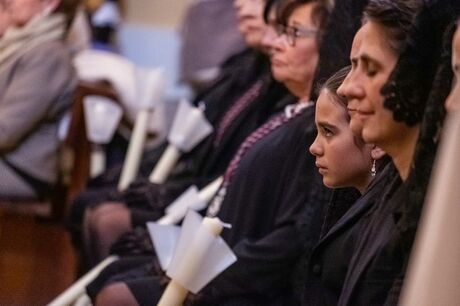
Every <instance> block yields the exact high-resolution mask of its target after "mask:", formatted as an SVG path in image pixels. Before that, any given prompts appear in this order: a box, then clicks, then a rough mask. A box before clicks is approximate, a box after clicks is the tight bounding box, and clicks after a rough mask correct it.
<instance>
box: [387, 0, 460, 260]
mask: <svg viewBox="0 0 460 306" xmlns="http://www.w3.org/2000/svg"><path fill="white" fill-rule="evenodd" d="M459 10H460V3H458V0H452V1H450V0H435V1H426V2H425V4H424V6H423V8H422V10H421V12H420V13H419V16H418V18H417V20H416V24H417V26H416V32H415V33H416V34H415V36H414V37H415V39H413V38H409V40H410V41H409V44H410V48H408V49H406V52H405V53H403V55H402V58H400V60H399V64H398V65H397V68H396V69H395V73H394V74H393V80H394V81H395V83H396V84H398V83H402V85H401V86H400V85H397V87H398V90H397V92H399V93H400V96H401V97H403V98H405V100H403V102H402V104H401V105H402V108H398V109H397V110H398V111H396V112H395V116H401V117H400V118H402V119H403V121H404V122H406V123H407V124H415V123H418V122H421V129H420V136H419V139H418V142H417V145H416V149H415V153H414V158H413V163H412V166H411V170H410V174H409V177H408V180H407V181H406V185H407V190H408V192H407V193H406V194H405V196H404V197H403V198H402V202H401V205H399V206H398V207H399V208H398V211H396V212H395V217H396V219H397V220H399V221H398V223H397V227H398V229H399V232H400V233H401V239H402V247H403V248H404V250H405V254H406V255H407V258H406V264H407V260H408V257H409V254H410V250H411V247H412V243H413V240H414V237H415V232H416V229H417V225H418V221H419V219H420V214H421V211H422V208H423V203H424V201H425V195H426V191H427V187H428V183H429V180H430V177H431V170H432V166H433V163H434V160H435V156H436V151H437V147H438V143H439V136H440V133H441V129H442V125H443V122H444V117H445V110H444V102H445V100H446V98H447V96H448V95H449V92H450V90H451V83H452V78H453V73H452V69H451V56H452V55H451V53H452V37H453V34H454V32H455V28H456V27H455V22H454V20H455V16H456V15H457V13H458V12H459ZM423 36H425V37H427V38H428V40H430V41H431V44H430V43H429V42H424V41H422V37H423ZM435 42H436V43H435ZM424 48H433V49H434V50H422V49H424ZM412 53H416V54H417V56H419V57H418V60H413V59H408V57H410V56H411V54H412ZM420 55H423V56H420ZM408 63H411V65H408ZM400 64H401V65H400ZM422 64H425V66H422ZM403 70H409V71H403ZM422 76H423V77H426V78H428V80H430V82H428V81H427V80H425V79H422ZM401 78H403V79H401ZM404 78H406V79H404ZM409 79H411V80H409ZM423 87H426V88H423ZM411 95H412V96H411ZM409 97H410V98H409Z"/></svg>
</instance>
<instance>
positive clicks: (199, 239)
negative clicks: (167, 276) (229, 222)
mask: <svg viewBox="0 0 460 306" xmlns="http://www.w3.org/2000/svg"><path fill="white" fill-rule="evenodd" d="M223 227H224V225H223V223H222V222H221V221H220V220H219V219H218V218H208V217H206V218H203V221H202V222H201V225H200V227H199V228H198V230H197V232H196V234H195V236H194V238H193V241H192V242H191V244H190V247H189V249H187V254H185V256H184V257H182V260H181V262H180V263H179V266H178V271H180V274H181V275H180V280H176V279H173V280H171V282H170V283H169V284H168V287H167V288H166V290H165V292H164V293H163V295H162V297H161V299H160V302H159V303H158V306H178V305H182V303H183V301H184V300H185V298H186V297H187V290H186V289H185V286H184V285H182V284H187V283H190V282H192V280H193V278H194V277H196V275H197V273H199V269H200V267H201V265H202V263H203V259H204V256H205V255H206V254H207V253H208V250H209V249H210V247H211V246H212V244H213V243H214V239H215V237H217V236H219V235H220V233H221V232H222V229H223Z"/></svg>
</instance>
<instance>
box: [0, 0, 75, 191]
mask: <svg viewBox="0 0 460 306" xmlns="http://www.w3.org/2000/svg"><path fill="white" fill-rule="evenodd" d="M4 4H5V7H6V10H7V13H8V14H9V16H10V18H11V26H10V27H9V28H8V30H7V31H6V32H5V34H4V35H3V37H2V38H1V40H0V71H1V73H0V92H1V94H0V196H2V197H8V198H10V197H30V198H36V197H42V196H45V195H46V194H47V192H48V191H49V189H50V188H51V187H52V185H53V184H54V183H55V182H56V179H57V153H58V145H59V140H58V135H57V130H58V124H59V121H60V119H61V118H62V116H63V114H64V113H65V112H66V110H68V109H69V107H70V105H71V103H72V99H73V93H74V89H75V86H76V76H75V73H74V70H73V68H72V64H71V59H70V54H69V51H68V48H67V46H66V45H65V44H64V43H63V39H64V37H65V35H66V32H67V28H68V26H69V24H70V21H71V19H72V17H73V14H74V11H75V8H76V5H77V1H76V0H63V1H60V0H8V1H4Z"/></svg>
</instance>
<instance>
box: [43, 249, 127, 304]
mask: <svg viewBox="0 0 460 306" xmlns="http://www.w3.org/2000/svg"><path fill="white" fill-rule="evenodd" d="M116 260H118V256H109V257H107V258H106V259H104V260H103V261H102V262H101V263H99V264H98V265H97V266H96V267H94V268H93V269H92V270H90V271H89V272H88V273H86V274H85V275H84V276H82V277H81V278H80V279H79V280H78V281H77V282H75V283H74V284H73V285H72V286H70V287H69V288H68V289H67V290H66V291H64V292H63V293H61V294H60V295H59V296H57V297H56V298H55V299H54V300H53V301H51V303H49V304H48V306H68V305H72V303H73V302H74V301H75V300H76V299H77V298H79V297H80V296H81V295H82V294H85V290H86V289H85V288H86V286H87V285H88V284H89V283H90V282H92V281H93V280H94V279H95V278H96V277H97V276H98V275H99V273H100V272H101V271H102V270H103V269H104V268H105V267H107V266H108V265H109V264H111V263H112V262H114V261H116Z"/></svg>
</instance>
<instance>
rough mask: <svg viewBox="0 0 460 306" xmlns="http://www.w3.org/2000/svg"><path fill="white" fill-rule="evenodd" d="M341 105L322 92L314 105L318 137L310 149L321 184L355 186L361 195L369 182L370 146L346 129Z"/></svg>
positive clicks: (337, 186) (345, 115)
mask: <svg viewBox="0 0 460 306" xmlns="http://www.w3.org/2000/svg"><path fill="white" fill-rule="evenodd" d="M348 118H349V117H348V113H347V109H346V107H345V106H343V105H340V104H339V102H337V101H334V100H333V98H332V96H331V95H330V94H329V93H328V91H327V90H323V91H322V92H321V94H320V96H319V98H318V101H317V102H316V115H315V122H316V127H317V129H318V134H317V136H316V139H315V141H314V142H313V144H312V145H311V146H310V152H311V153H312V154H313V155H314V156H315V157H316V166H317V167H318V169H319V172H320V173H321V175H322V176H323V183H324V185H326V186H328V187H331V188H339V187H355V188H357V189H358V190H360V191H361V192H363V191H364V189H365V188H366V186H367V185H368V183H369V182H370V180H371V168H372V157H371V145H366V144H364V142H363V141H362V140H358V139H357V138H356V137H355V136H354V134H353V132H352V131H351V129H350V126H349V120H348Z"/></svg>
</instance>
